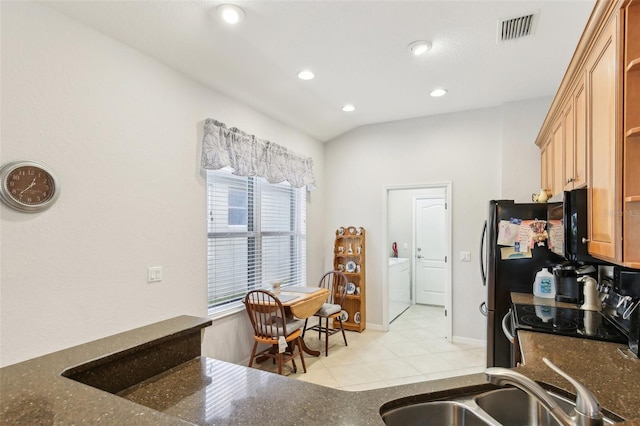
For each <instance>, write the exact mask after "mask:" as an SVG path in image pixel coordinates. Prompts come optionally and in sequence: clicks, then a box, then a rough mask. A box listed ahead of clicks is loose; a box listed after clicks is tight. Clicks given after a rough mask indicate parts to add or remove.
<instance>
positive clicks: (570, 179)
mask: <svg viewBox="0 0 640 426" xmlns="http://www.w3.org/2000/svg"><path fill="white" fill-rule="evenodd" d="M574 180H575V179H574V178H569V179H567V182H566V183H571V182H573V181H574Z"/></svg>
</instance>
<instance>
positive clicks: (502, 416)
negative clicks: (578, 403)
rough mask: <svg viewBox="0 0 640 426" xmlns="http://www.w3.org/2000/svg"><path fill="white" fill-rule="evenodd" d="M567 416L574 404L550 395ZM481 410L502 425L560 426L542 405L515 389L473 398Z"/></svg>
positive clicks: (501, 390)
mask: <svg viewBox="0 0 640 426" xmlns="http://www.w3.org/2000/svg"><path fill="white" fill-rule="evenodd" d="M550 395H551V396H552V397H553V399H555V400H556V402H557V403H558V405H559V406H560V408H562V409H563V410H564V411H565V412H566V413H567V414H569V415H571V414H572V413H573V406H574V404H573V403H571V402H569V401H567V400H565V399H563V398H560V397H559V396H558V395H555V394H550ZM475 402H476V404H478V407H480V408H481V409H482V410H484V411H485V412H486V413H487V414H489V415H490V416H491V417H493V418H494V419H496V420H497V421H498V422H499V423H501V424H503V425H514V426H516V425H522V426H527V425H538V426H560V424H559V423H558V422H557V421H556V420H555V419H554V418H553V417H552V416H551V414H550V413H549V411H547V410H546V409H545V408H544V407H543V406H542V405H540V404H539V403H538V402H537V401H536V400H535V399H534V398H532V397H531V396H529V395H528V394H527V393H526V392H523V391H521V390H520V389H516V388H507V389H497V390H494V391H490V392H485V393H483V394H481V395H478V396H477V397H475Z"/></svg>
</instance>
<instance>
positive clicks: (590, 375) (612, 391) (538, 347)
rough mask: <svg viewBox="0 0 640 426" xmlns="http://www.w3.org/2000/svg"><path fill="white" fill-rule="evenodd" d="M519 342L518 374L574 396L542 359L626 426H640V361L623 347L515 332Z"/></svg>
mask: <svg viewBox="0 0 640 426" xmlns="http://www.w3.org/2000/svg"><path fill="white" fill-rule="evenodd" d="M511 300H512V302H513V303H523V304H542V305H547V306H557V307H567V308H576V305H575V304H569V303H562V302H556V301H555V300H554V299H542V298H538V297H534V296H533V295H532V294H524V293H511ZM518 341H519V343H520V350H521V351H522V355H523V365H522V366H521V367H519V368H518V371H519V372H521V373H522V374H525V375H526V376H529V377H531V378H532V379H534V380H537V381H539V382H544V383H548V384H550V385H552V386H555V387H558V388H560V389H563V390H565V391H567V392H570V393H575V391H574V390H573V388H572V386H571V385H570V384H569V383H568V382H567V381H565V380H564V379H562V378H561V377H560V376H558V375H557V374H556V373H554V372H553V371H551V369H549V367H547V366H546V365H545V364H544V363H543V362H542V358H548V359H549V360H550V361H551V362H553V363H554V364H556V365H557V366H558V367H560V368H561V369H562V370H564V371H566V372H567V373H568V374H569V375H570V376H572V377H574V378H575V379H576V380H578V381H579V382H582V383H583V384H584V385H585V386H586V387H587V388H588V389H589V390H591V391H592V392H593V393H594V395H595V396H596V398H598V401H599V402H600V405H601V406H602V407H604V408H606V409H608V410H610V411H612V412H614V413H616V414H618V415H620V416H622V417H623V418H625V419H628V420H630V421H627V422H624V423H623V424H624V425H625V426H632V425H633V426H640V359H637V358H635V356H633V354H630V356H629V355H628V352H627V351H622V352H621V351H620V349H625V348H624V345H621V344H619V343H608V342H600V341H596V340H590V339H581V338H576V337H566V336H559V335H553V334H546V333H536V332H532V331H518ZM625 354H627V355H625Z"/></svg>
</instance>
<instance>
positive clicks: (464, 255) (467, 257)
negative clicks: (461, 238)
mask: <svg viewBox="0 0 640 426" xmlns="http://www.w3.org/2000/svg"><path fill="white" fill-rule="evenodd" d="M460 261H461V262H471V252H470V251H461V252H460Z"/></svg>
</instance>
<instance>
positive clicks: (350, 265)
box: [345, 260, 356, 272]
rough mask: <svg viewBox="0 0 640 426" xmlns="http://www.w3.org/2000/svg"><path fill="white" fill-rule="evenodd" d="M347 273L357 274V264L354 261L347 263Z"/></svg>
mask: <svg viewBox="0 0 640 426" xmlns="http://www.w3.org/2000/svg"><path fill="white" fill-rule="evenodd" d="M345 270H346V271H347V272H355V271H356V262H354V261H353V260H351V261H349V262H347V266H346V268H345Z"/></svg>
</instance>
